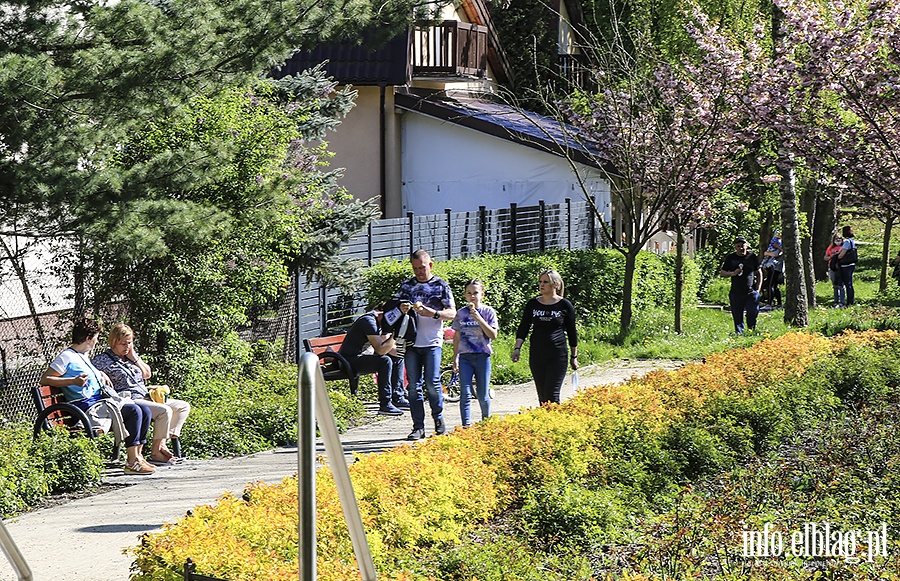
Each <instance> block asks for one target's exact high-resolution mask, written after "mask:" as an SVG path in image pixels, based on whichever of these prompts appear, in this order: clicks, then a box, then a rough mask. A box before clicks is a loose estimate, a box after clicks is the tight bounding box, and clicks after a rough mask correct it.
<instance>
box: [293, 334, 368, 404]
mask: <svg viewBox="0 0 900 581" xmlns="http://www.w3.org/2000/svg"><path fill="white" fill-rule="evenodd" d="M346 337H347V334H346V333H343V334H341V335H329V336H327V337H314V338H312V339H304V340H303V348H304V349H305V350H306V352H307V353H315V354H316V355H317V356H318V357H319V363H320V364H321V366H322V376H323V377H324V378H325V381H336V380H338V379H346V380H347V381H348V382H350V393H351V394H352V395H354V396H355V395H357V392H359V375H358V374H357V373H356V372H355V371H353V368H352V367H350V363H349V362H348V361H347V359H345V358H344V356H343V355H341V354H340V353H338V351H339V350H340V349H341V344H342V343H343V342H344V339H345V338H346Z"/></svg>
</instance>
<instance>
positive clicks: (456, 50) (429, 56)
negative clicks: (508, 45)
mask: <svg viewBox="0 0 900 581" xmlns="http://www.w3.org/2000/svg"><path fill="white" fill-rule="evenodd" d="M410 43H411V46H410V54H411V55H412V74H413V76H414V77H423V76H425V77H431V76H438V77H475V78H483V77H484V76H485V75H486V74H487V53H488V30H487V27H485V26H478V25H477V24H468V23H466V22H459V21H458V20H445V21H444V22H442V23H440V24H437V25H433V24H418V25H415V26H414V27H413V32H412V35H411V36H410Z"/></svg>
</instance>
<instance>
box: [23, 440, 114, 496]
mask: <svg viewBox="0 0 900 581" xmlns="http://www.w3.org/2000/svg"><path fill="white" fill-rule="evenodd" d="M32 446H33V447H32V450H31V452H32V453H33V454H34V455H35V456H37V457H39V458H41V459H42V461H43V470H44V474H45V475H46V479H47V484H48V486H49V487H50V490H51V491H52V492H75V491H78V490H84V489H86V488H90V487H92V486H97V485H98V484H100V481H101V480H102V478H103V469H104V468H105V466H106V460H105V458H106V457H108V456H102V455H101V451H100V450H99V449H98V447H97V445H96V442H94V441H92V440H90V439H89V438H81V437H76V438H73V437H71V436H70V435H69V433H68V432H67V431H65V430H62V429H60V430H51V431H50V432H45V433H44V434H42V435H41V437H40V438H38V439H37V441H34V442H33V444H32Z"/></svg>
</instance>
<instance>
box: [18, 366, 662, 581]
mask: <svg viewBox="0 0 900 581" xmlns="http://www.w3.org/2000/svg"><path fill="white" fill-rule="evenodd" d="M678 365H679V364H678V362H671V361H619V362H616V363H614V364H609V365H603V366H596V365H595V366H590V367H587V368H584V369H582V370H581V371H580V372H579V375H580V384H581V385H582V386H587V385H600V384H606V383H615V382H620V381H622V380H624V379H627V378H629V377H631V376H632V375H634V374H642V373H644V372H646V371H649V370H651V369H659V368H673V367H677V366H678ZM568 385H569V384H568V379H567V384H566V386H568ZM495 391H496V397H495V398H494V399H493V400H492V402H491V404H492V414H493V415H506V414H513V413H518V412H519V411H520V410H521V409H522V408H530V407H535V406H536V405H537V403H538V402H537V395H536V392H535V388H534V384H533V383H527V384H523V385H513V386H495ZM563 395H564V397H571V395H572V393H571V388H569V389H564V392H563ZM477 408H478V406H477V404H476V405H475V406H474V409H473V413H474V414H475V415H474V418H477V417H479V412H478V409H477ZM375 409H376V408H375V407H369V410H370V413H373V414H374V412H375ZM426 413H427V404H426ZM444 417H445V420H446V421H447V425H448V428H449V429H451V430H452V429H453V428H454V427H456V426H458V425H459V424H460V417H459V405H458V404H455V403H448V404H447V405H446V406H445V413H444ZM433 428H434V426H433V425H431V423H430V421H429V422H427V423H426V433H427V434H429V435H430V434H431V433H433ZM411 429H412V423H411V420H410V418H409V415H408V414H405V415H404V416H402V417H387V418H382V419H380V420H379V421H376V422H373V423H372V424H369V425H365V426H361V427H359V428H354V429H352V430H349V431H348V432H347V433H345V434H343V435H342V436H341V440H342V443H343V446H344V450H345V451H346V452H347V454H348V456H349V455H352V454H355V453H361V454H366V453H373V452H381V451H384V450H386V449H389V448H392V447H395V446H398V445H401V444H405V443H407V441H406V436H407V434H409V432H410V430H411ZM319 449H320V452H321V453H323V454H324V447H323V446H322V445H321V442H320V443H319ZM296 472H297V449H296V447H293V448H278V449H276V450H271V451H267V452H260V453H258V454H253V455H251V456H243V457H239V458H229V459H216V460H187V461H185V462H184V463H183V464H181V465H179V466H172V467H164V468H160V469H159V470H157V473H156V474H154V475H152V476H125V475H123V474H122V472H121V468H116V469H110V470H108V471H107V475H106V476H105V477H104V481H105V482H109V483H116V484H123V485H124V486H123V487H122V488H118V489H114V490H111V491H109V492H105V493H103V494H97V495H94V496H90V497H87V498H81V499H77V500H73V501H70V502H66V503H64V504H60V505H58V506H52V507H49V508H44V509H40V510H36V511H34V512H30V513H27V514H24V515H21V516H19V517H16V518H13V519H9V520H8V521H4V524H5V525H6V527H7V529H8V531H9V533H10V535H11V536H12V538H13V539H14V540H15V542H16V545H17V546H18V547H19V550H20V551H21V552H22V553H23V555H24V557H25V559H26V561H27V562H28V565H29V567H30V568H31V571H32V575H33V578H34V579H35V580H36V581H50V580H53V581H57V580H59V581H63V580H64V581H127V579H128V578H129V570H130V567H131V563H132V558H131V557H130V556H128V555H125V554H123V550H125V549H127V548H129V547H133V546H136V545H137V544H138V542H139V536H140V535H141V534H142V533H146V532H154V531H158V530H160V527H161V526H162V525H163V523H166V522H174V521H175V520H177V519H179V518H181V517H183V516H184V515H185V513H186V512H187V511H188V510H190V509H191V508H193V507H195V506H198V505H203V504H212V503H214V502H215V501H216V499H217V498H218V497H220V496H221V495H222V494H223V493H225V492H231V493H233V494H235V495H240V494H241V492H242V491H243V488H244V486H245V485H246V484H247V483H250V482H256V481H263V482H278V481H280V480H281V479H283V478H285V477H288V476H291V475H293V474H294V473H296ZM15 579H17V577H16V576H15V573H14V571H13V569H12V567H11V566H10V565H9V563H8V562H6V560H5V559H0V581H13V580H15Z"/></svg>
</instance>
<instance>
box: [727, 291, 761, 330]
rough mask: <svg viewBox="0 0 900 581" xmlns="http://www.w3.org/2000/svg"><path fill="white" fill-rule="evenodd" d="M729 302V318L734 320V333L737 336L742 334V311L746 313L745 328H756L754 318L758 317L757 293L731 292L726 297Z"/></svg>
mask: <svg viewBox="0 0 900 581" xmlns="http://www.w3.org/2000/svg"><path fill="white" fill-rule="evenodd" d="M728 298H729V300H730V301H731V317H732V318H733V319H734V332H735V333H737V334H738V335H740V334H742V333H743V332H744V310H746V311H747V327H748V328H750V329H755V328H756V317H757V316H758V315H759V293H758V292H756V291H755V290H754V291H749V292H746V293H744V292H732V293H730V294H729V295H728Z"/></svg>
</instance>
